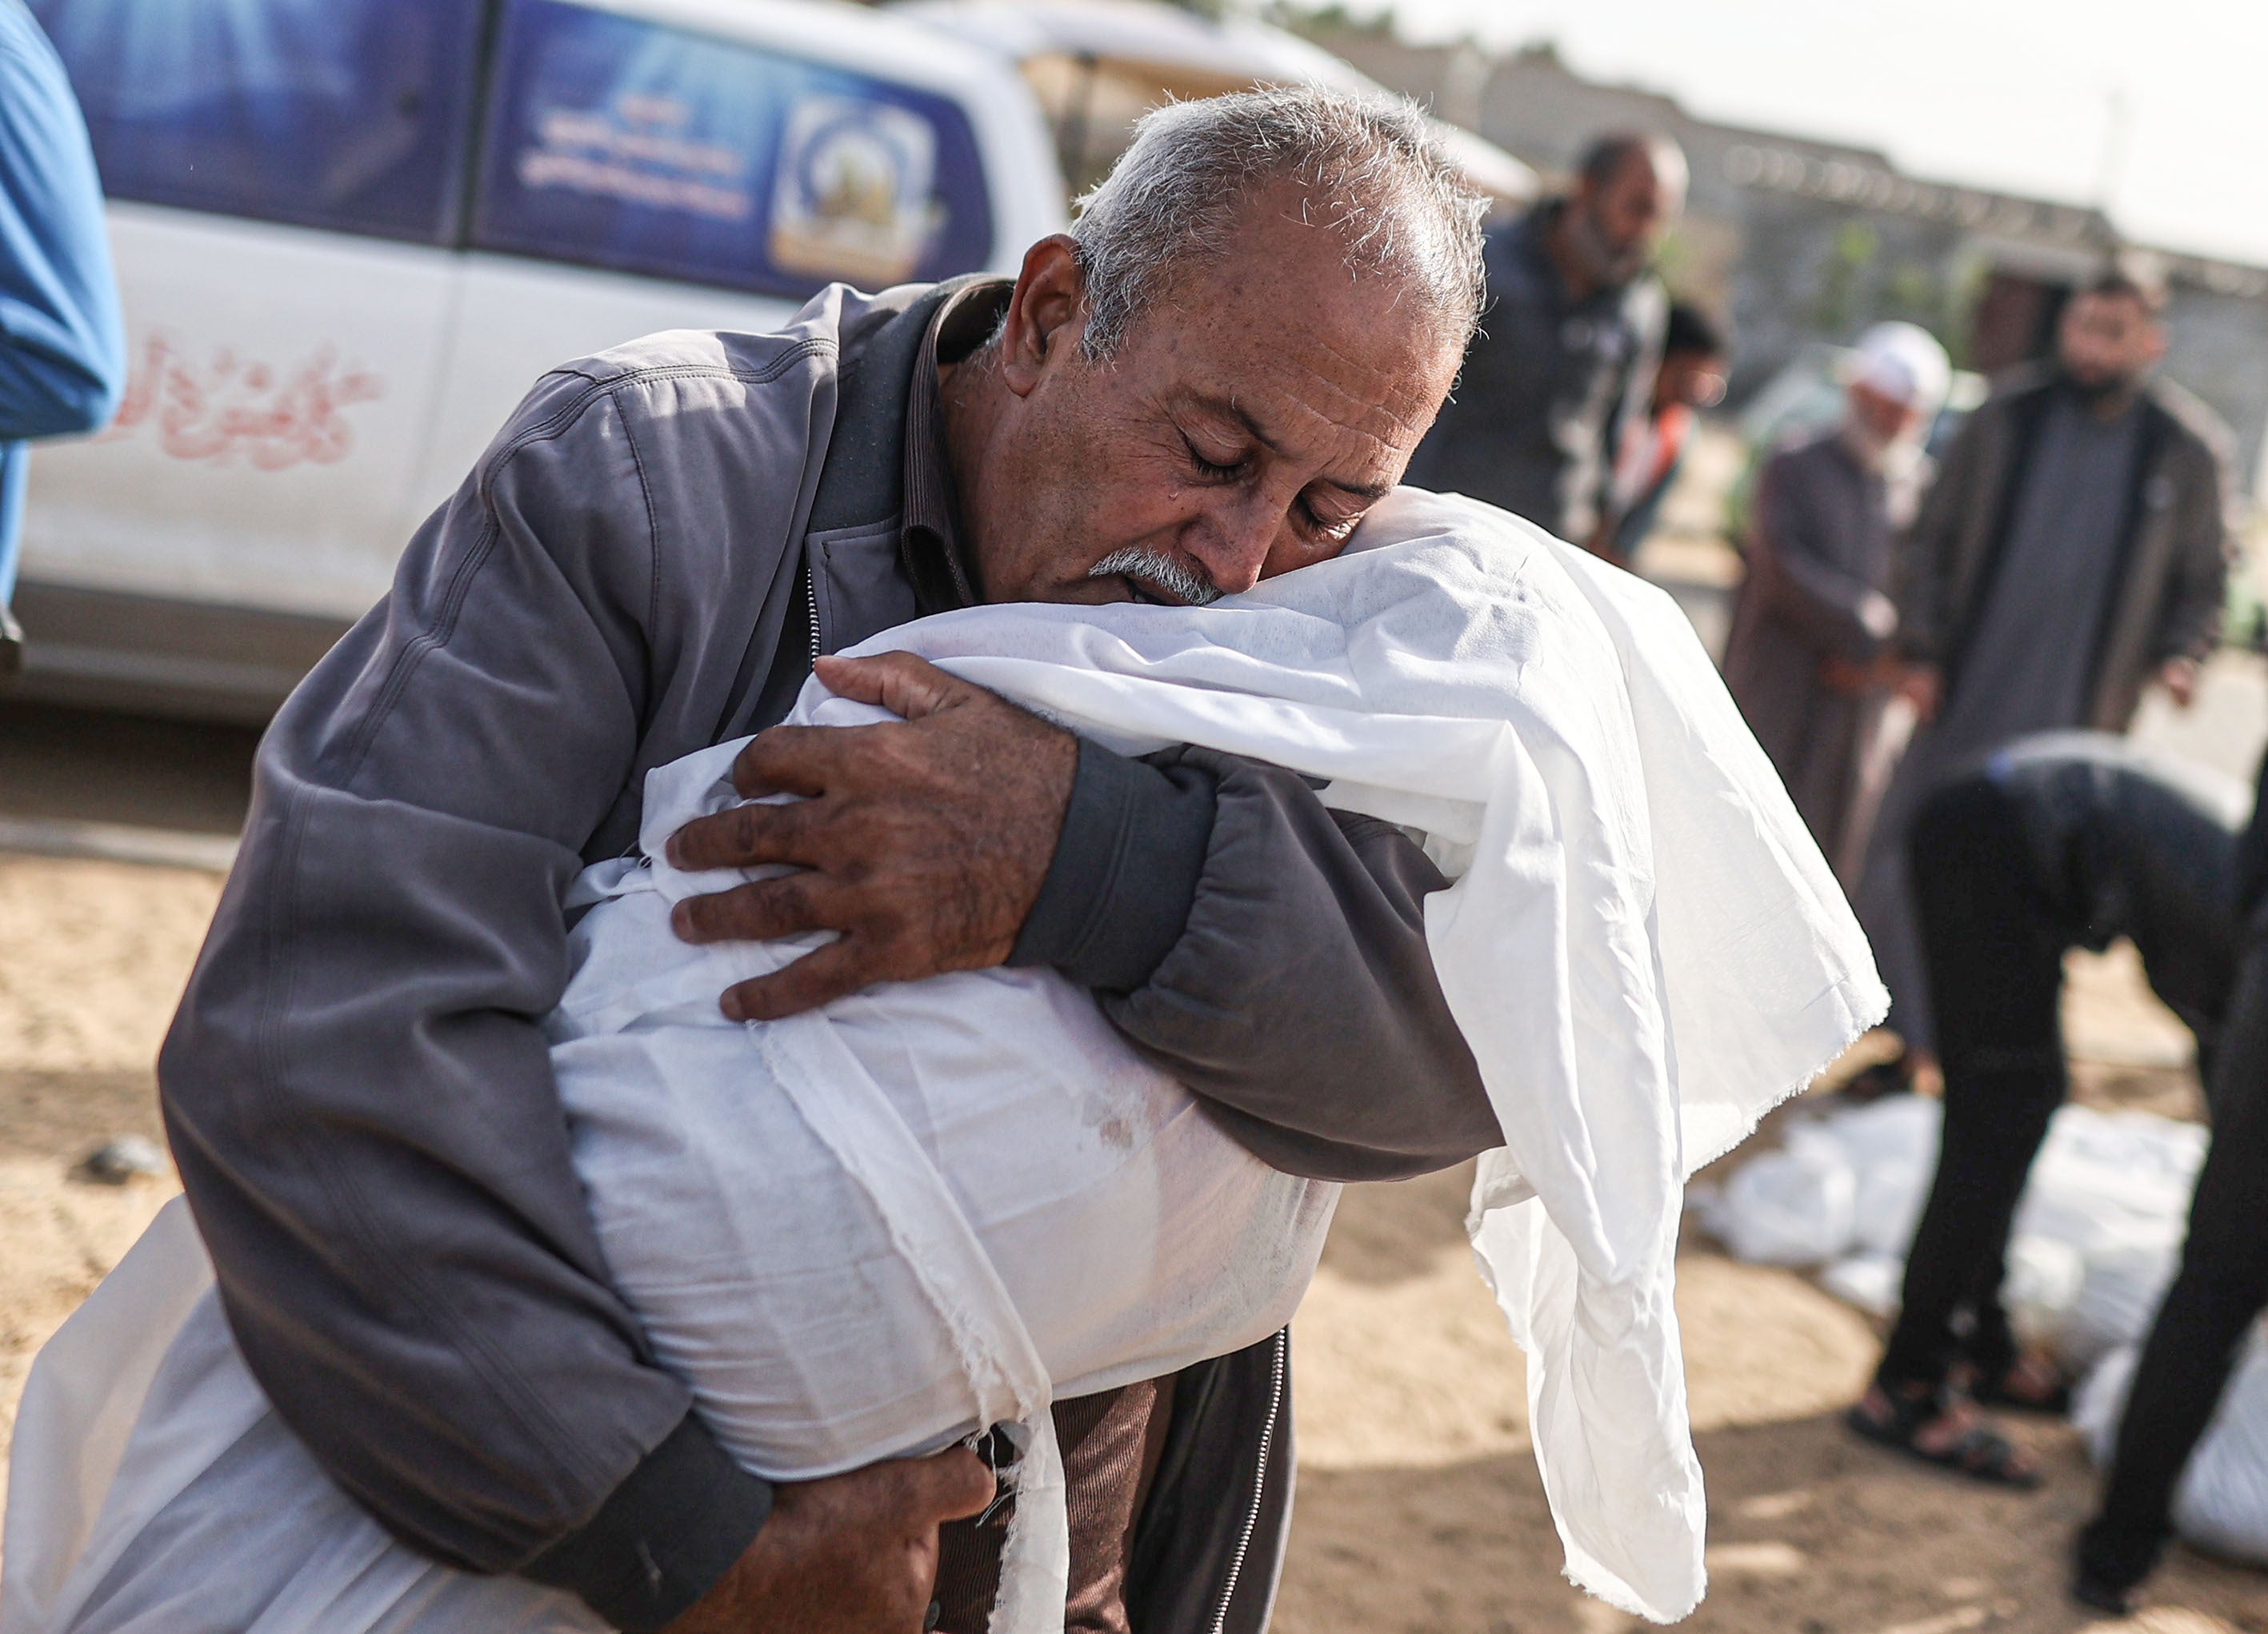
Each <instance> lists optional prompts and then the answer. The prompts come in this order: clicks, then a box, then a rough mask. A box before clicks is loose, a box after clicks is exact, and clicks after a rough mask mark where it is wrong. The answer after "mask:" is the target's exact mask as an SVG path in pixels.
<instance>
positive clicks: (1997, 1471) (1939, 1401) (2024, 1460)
mask: <svg viewBox="0 0 2268 1634" xmlns="http://www.w3.org/2000/svg"><path fill="white" fill-rule="evenodd" d="M1966 1406H1967V1403H1966V1402H1962V1400H1961V1399H1960V1398H1959V1397H1957V1396H1955V1395H1951V1394H1950V1393H1948V1392H1945V1391H1940V1390H1932V1391H1926V1392H1925V1393H1923V1394H1922V1395H1906V1394H1905V1393H1904V1391H1890V1390H1887V1389H1885V1388H1883V1387H1882V1386H1881V1385H1879V1384H1876V1385H1873V1386H1870V1387H1868V1388H1867V1394H1866V1395H1864V1396H1862V1397H1861V1398H1860V1399H1859V1403H1858V1405H1857V1406H1855V1407H1853V1408H1852V1410H1850V1411H1849V1412H1847V1413H1845V1415H1844V1416H1843V1422H1844V1423H1845V1424H1848V1425H1849V1426H1850V1427H1851V1429H1852V1432H1854V1433H1856V1434H1858V1435H1861V1436H1864V1437H1865V1438H1866V1439H1867V1440H1869V1441H1872V1442H1874V1444H1875V1445H1877V1446H1887V1447H1889V1449H1890V1450H1891V1451H1893V1452H1897V1453H1904V1454H1905V1455H1906V1456H1907V1457H1909V1458H1915V1459H1918V1460H1920V1461H1922V1462H1923V1463H1925V1464H1934V1465H1935V1466H1937V1468H1940V1469H1949V1470H1951V1471H1953V1472H1954V1473H1955V1475H1962V1476H1968V1477H1969V1478H1970V1480H1972V1481H1981V1482H1984V1483H1986V1484H1988V1485H1992V1486H2012V1487H2021V1488H2030V1487H2036V1486H2037V1485H2039V1483H2040V1472H2039V1468H2038V1467H2037V1466H2036V1465H2035V1464H2034V1463H2033V1462H2032V1461H2031V1460H2030V1459H2029V1457H2027V1456H2026V1455H2025V1454H2024V1453H2023V1452H2022V1451H2021V1449H2019V1448H2018V1447H2017V1446H2016V1445H2015V1443H2014V1442H2013V1441H2011V1440H2009V1439H2008V1438H2007V1437H2006V1436H2004V1435H2002V1434H2001V1433H2000V1432H1999V1431H1997V1430H1995V1429H1994V1428H1992V1425H1991V1424H1989V1423H1987V1422H1986V1421H1985V1420H1984V1419H1982V1418H1974V1417H1970V1418H1969V1420H1968V1427H1967V1428H1966V1429H1965V1430H1963V1431H1962V1432H1961V1434H1960V1435H1959V1436H1957V1437H1956V1438H1955V1439H1953V1440H1952V1441H1950V1442H1948V1443H1947V1444H1946V1445H1945V1446H1940V1447H1930V1446H1923V1445H1922V1443H1921V1439H1920V1438H1921V1434H1922V1432H1924V1431H1925V1430H1926V1429H1928V1428H1929V1426H1930V1425H1932V1424H1936V1423H1937V1422H1938V1421H1939V1420H1940V1419H1943V1418H1948V1417H1953V1418H1956V1419H1958V1418H1961V1417H1966V1414H1965V1413H1964V1409H1965V1408H1966Z"/></svg>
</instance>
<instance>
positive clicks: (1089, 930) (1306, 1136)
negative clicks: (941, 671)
mask: <svg viewBox="0 0 2268 1634" xmlns="http://www.w3.org/2000/svg"><path fill="white" fill-rule="evenodd" d="M1081 759H1082V765H1081V777H1080V780H1079V789H1078V790H1077V791H1075V792H1074V795H1073V801H1072V809H1071V813H1069V814H1068V815H1067V817H1066V820H1065V822H1064V838H1063V843H1062V845H1061V846H1060V847H1059V848H1058V850H1057V862H1056V865H1055V868H1054V869H1052V870H1051V871H1050V872H1049V880H1048V884H1047V886H1046V887H1043V888H1042V893H1041V898H1040V902H1039V904H1038V905H1037V906H1036V907H1035V909H1034V912H1033V916H1032V919H1031V921H1030V922H1029V923H1028V924H1027V929H1026V932H1025V935H1024V936H1023V938H1021V939H1020V942H1019V944H1018V948H1017V954H1016V961H1017V962H1020V963H1049V964H1054V965H1056V966H1057V968H1061V969H1062V970H1063V971H1064V974H1065V975H1069V976H1070V977H1071V979H1072V980H1074V981H1078V982H1082V983H1086V984H1087V985H1088V986H1091V987H1093V988H1094V989H1095V990H1096V997H1097V998H1098V999H1099V1000H1100V1001H1101V1005H1102V1009H1103V1013H1104V1014H1105V1015H1107V1016H1108V1017H1109V1019H1110V1020H1111V1022H1112V1023H1113V1024H1114V1025H1115V1026H1116V1027H1117V1028H1118V1029H1119V1031H1121V1032H1122V1033H1123V1034H1125V1035H1126V1036H1127V1037H1128V1038H1129V1039H1130V1040H1131V1041H1133V1042H1134V1043H1135V1044H1136V1045H1137V1046H1138V1048H1140V1049H1142V1051H1143V1052H1144V1053H1145V1054H1146V1055H1148V1056H1150V1057H1151V1058H1152V1059H1153V1060H1155V1061H1156V1062H1158V1063H1159V1064H1160V1065H1161V1066H1163V1067H1164V1068H1165V1069H1166V1070H1167V1071H1170V1072H1172V1073H1173V1074H1174V1075H1175V1077H1176V1078H1180V1079H1181V1080H1182V1083H1184V1084H1185V1085H1187V1086H1189V1089H1190V1090H1191V1091H1192V1092H1193V1093H1196V1094H1197V1096H1198V1097H1200V1099H1201V1100H1203V1101H1204V1104H1205V1106H1206V1107H1207V1108H1208V1109H1209V1110H1210V1111H1211V1113H1212V1115H1213V1116H1214V1117H1215V1118H1216V1119H1217V1120H1219V1122H1220V1123H1221V1124H1222V1125H1223V1126H1224V1127H1225V1128H1226V1129H1227V1130H1229V1132H1230V1133H1231V1134H1233V1135H1234V1136H1235V1137H1237V1139H1238V1140H1239V1141H1240V1142H1241V1144H1242V1145H1244V1146H1245V1147H1246V1148H1247V1149H1248V1150H1249V1151H1251V1152H1254V1153H1255V1154H1256V1155H1257V1156H1259V1157H1261V1158H1263V1159H1266V1160H1267V1161H1268V1162H1270V1163H1271V1164H1273V1165H1274V1166H1276V1167H1278V1168H1281V1169H1285V1170H1287V1171H1289V1172H1291V1173H1292V1174H1304V1175H1307V1176H1310V1177H1313V1178H1316V1179H1322V1180H1344V1181H1358V1180H1397V1179H1403V1178H1406V1177H1407V1176H1410V1175H1413V1174H1425V1173H1428V1172H1430V1171H1432V1170H1434V1169H1439V1168H1445V1167H1447V1166H1449V1165H1450V1164H1452V1163H1456V1162H1460V1161H1462V1159H1466V1158H1469V1157H1471V1156H1473V1155H1474V1154H1475V1153H1476V1152H1484V1151H1487V1150H1489V1149H1490V1148H1491V1147H1494V1146H1499V1145H1503V1143H1504V1137H1503V1135H1502V1134H1501V1133H1500V1132H1499V1130H1498V1127H1497V1122H1496V1115H1495V1113H1494V1112H1493V1110H1491V1108H1490V1106H1489V1102H1488V1093H1487V1091H1486V1090H1485V1089H1484V1087H1483V1086H1482V1084H1481V1080H1480V1070H1479V1068H1478V1066H1477V1065H1476V1064H1475V1063H1474V1060H1473V1056H1472V1051H1471V1050H1470V1049H1469V1048H1468V1047H1467V1046H1466V1043H1465V1040H1464V1034H1462V1033H1461V1032H1460V1031H1459V1030H1458V1028H1457V1025H1456V1022H1455V1020H1454V1018H1453V1017H1451V1015H1450V1013H1449V1007H1448V1002H1447V999H1445V998H1444V997H1442V994H1441V988H1440V981H1439V980H1438V978H1437V977H1436V976H1435V975H1434V973H1433V960H1432V952H1431V950H1430V949H1429V948H1428V947H1427V946H1426V942H1425V897H1426V896H1427V895H1428V894H1431V893H1432V892H1434V891H1438V890H1441V889H1443V888H1445V887H1447V884H1448V880H1447V879H1446V878H1444V877H1443V875H1442V874H1441V872H1440V870H1439V869H1437V868H1436V867H1434V865H1432V862H1430V861H1429V860H1428V859H1427V858H1426V857H1425V853H1424V852H1423V851H1421V850H1419V849H1418V847H1417V845H1415V844H1414V843H1411V841H1410V838H1409V836H1408V835H1405V834H1403V832H1402V830H1401V829H1399V828H1395V826H1394V825H1392V824H1391V823H1387V822H1382V821H1379V820H1377V819H1375V818H1371V817H1359V816H1354V815H1351V814H1350V813H1343V812H1333V811H1329V810H1327V809H1326V808H1325V807H1324V806H1323V804H1322V801H1321V800H1320V799H1317V798H1316V795H1315V793H1314V791H1313V790H1312V789H1310V788H1309V787H1308V785H1307V782H1306V780H1305V779H1303V778H1301V777H1298V776H1296V775H1295V774H1293V773H1291V772H1287V771H1285V770H1283V769H1281V768H1279V767H1274V766H1268V765H1263V764H1262V763H1260V762H1255V761H1248V760H1243V759H1241V758H1239V757H1237V756H1235V755H1232V754H1218V753H1215V752H1214V751H1211V750H1209V749H1198V748H1182V749H1178V750H1170V751H1167V753H1166V754H1160V755H1153V756H1152V757H1151V758H1150V759H1149V760H1148V761H1146V762H1127V761H1117V760H1116V757H1115V756H1110V755H1108V754H1107V753H1106V752H1105V751H1102V750H1100V749H1094V748H1093V747H1088V748H1086V749H1085V750H1084V751H1083V753H1082V757H1081ZM1111 762H1116V764H1115V765H1113V764H1112V763H1111ZM1090 765H1093V766H1095V767H1102V768H1107V771H1106V772H1104V773H1103V774H1102V775H1101V776H1097V775H1095V774H1094V772H1092V771H1090V769H1089V767H1090ZM1098 784H1100V785H1101V789H1100V790H1098V789H1097V788H1096V785H1098ZM1098 792H1100V793H1102V794H1104V795H1105V796H1106V797H1107V798H1105V799H1100V800H1096V801H1095V802H1094V803H1095V805H1096V806H1099V807H1101V809H1100V810H1086V809H1083V806H1085V804H1086V801H1087V800H1088V799H1091V798H1093V796H1094V794H1095V793H1098ZM1114 805H1115V806H1116V810H1113V809H1111V808H1112V806H1114ZM1111 836H1116V839H1117V844H1116V858H1115V862H1114V864H1113V865H1112V866H1111V867H1110V868H1109V869H1108V873H1107V877H1104V878H1101V879H1100V880H1097V882H1096V885H1095V887H1094V889H1093V891H1092V893H1091V894H1087V895H1086V896H1085V897H1084V899H1083V900H1080V901H1077V902H1074V903H1073V904H1071V905H1072V906H1074V907H1076V908H1077V909H1082V910H1083V911H1081V912H1079V914H1078V916H1077V917H1078V918H1079V920H1081V921H1083V924H1081V925H1080V926H1079V928H1078V930H1076V931H1074V932H1073V933H1072V934H1070V935H1068V936H1066V935H1065V934H1064V931H1063V930H1062V929H1060V928H1058V926H1059V925H1060V924H1061V923H1062V922H1061V921H1060V920H1058V919H1057V917H1056V916H1055V912H1054V910H1055V903H1056V894H1057V892H1058V891H1059V890H1060V889H1061V887H1062V886H1063V884H1064V882H1065V881H1064V874H1065V873H1066V872H1074V871H1076V870H1077V868H1078V862H1077V858H1078V857H1079V854H1080V853H1081V852H1082V851H1087V850H1093V849H1094V848H1095V847H1096V846H1097V844H1098V843H1108V841H1109V839H1110V838H1111Z"/></svg>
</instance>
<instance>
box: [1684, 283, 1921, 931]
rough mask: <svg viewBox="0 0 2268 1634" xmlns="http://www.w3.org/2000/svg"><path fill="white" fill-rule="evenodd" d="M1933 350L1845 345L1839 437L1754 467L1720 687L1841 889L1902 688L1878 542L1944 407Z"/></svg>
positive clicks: (1886, 540)
mask: <svg viewBox="0 0 2268 1634" xmlns="http://www.w3.org/2000/svg"><path fill="white" fill-rule="evenodd" d="M1950 379H1952V369H1951V365H1950V364H1948V362H1947V360H1946V356H1945V349H1944V348H1943V347H1942V346H1940V345H1939V344H1938V343H1937V342H1936V341H1935V340H1933V338H1931V336H1930V335H1929V334H1928V333H1927V332H1926V331H1925V330H1922V329H1919V328H1916V327H1915V326H1913V325H1912V324H1910V323H1884V324H1877V325H1876V326H1875V327H1874V328H1871V329H1869V330H1867V333H1866V334H1865V335H1863V336H1861V337H1860V339H1859V344H1858V348H1857V350H1856V351H1855V352H1854V353H1853V355H1852V360H1851V363H1850V367H1849V374H1848V378H1847V379H1846V380H1845V384H1844V404H1843V418H1842V422H1841V423H1840V424H1838V425H1837V426H1836V427H1835V428H1834V429H1833V430H1831V431H1827V432H1825V433H1823V434H1822V435H1819V436H1816V437H1814V438H1810V439H1809V440H1808V441H1801V442H1798V443H1795V444H1793V445H1791V446H1789V447H1786V448H1783V449H1782V450H1780V451H1779V452H1778V453H1775V454H1774V455H1773V456H1772V457H1771V460H1769V461H1768V462H1767V463H1766V464H1765V466H1764V472H1763V474H1762V475H1761V476H1760V477H1759V478H1758V481H1757V487H1756V506H1755V510H1754V515H1753V519H1752V520H1751V523H1750V526H1749V541H1748V550H1747V557H1748V576H1747V578H1745V579H1743V580H1742V585H1741V590H1740V595H1739V599H1738V600H1737V601H1736V602H1735V603H1734V612H1733V628H1732V634H1731V637H1730V638H1729V640H1728V642H1727V646H1726V651H1725V682H1726V685H1727V687H1728V688H1730V689H1731V691H1732V694H1733V697H1734V701H1735V702H1737V703H1739V704H1740V706H1741V712H1742V714H1743V715H1745V716H1746V717H1747V718H1748V722H1749V729H1750V730H1751V731H1753V732H1755V733H1756V741H1757V742H1759V743H1761V744H1762V745H1764V752H1765V753H1766V754H1769V755H1771V762H1772V764H1773V766H1774V767H1775V768H1777V769H1778V772H1779V775H1780V780H1781V781H1782V782H1784V783H1786V784H1787V790H1788V793H1789V794H1790V795H1791V796H1792V797H1793V799H1794V800H1795V807H1796V810H1797V811H1799V812H1800V813H1802V814H1803V820H1804V821H1805V822H1806V823H1807V824H1808V825H1809V827H1810V829H1811V834H1812V837H1813V838H1814V839H1815V840H1817V841H1818V842H1819V848H1820V850H1823V852H1825V853H1826V855H1827V857H1828V860H1829V861H1830V863H1832V864H1834V865H1835V868H1836V871H1837V873H1838V874H1839V875H1840V876H1841V877H1842V879H1843V881H1844V885H1845V888H1846V889H1847V888H1848V887H1850V886H1851V885H1852V883H1853V882H1854V881H1853V873H1854V865H1855V863H1856V862H1857V860H1858V857H1857V855H1855V853H1857V852H1858V851H1859V848H1860V847H1862V846H1863V845H1864V843H1865V841H1864V832H1863V831H1864V828H1865V819H1866V816H1867V808H1868V807H1869V806H1871V805H1872V804H1873V802H1872V801H1871V800H1869V799H1865V798H1863V794H1862V790H1861V786H1860V784H1861V768H1862V767H1865V766H1868V765H1869V764H1873V763H1879V757H1878V756H1877V755H1875V754H1874V748H1875V743H1876V739H1877V737H1878V735H1879V734H1880V733H1881V731H1882V729H1883V725H1884V713H1885V706H1886V704H1887V703H1888V701H1889V698H1890V697H1891V696H1892V695H1893V692H1894V690H1895V689H1896V688H1897V687H1899V686H1900V685H1901V684H1911V671H1910V670H1909V669H1908V668H1907V666H1905V665H1904V664H1903V663H1902V662H1901V661H1900V660H1899V659H1898V657H1897V655H1896V651H1895V650H1894V648H1893V645H1892V641H1893V637H1896V634H1897V629H1898V614H1897V608H1896V606H1895V605H1893V603H1892V602H1891V600H1890V594H1889V591H1890V575H1891V568H1892V535H1893V530H1894V528H1895V526H1896V524H1897V523H1898V521H1900V520H1901V519H1911V516H1912V514H1913V506H1914V503H1915V500H1916V499H1917V498H1918V492H1919V487H1920V483H1921V481H1922V469H1923V467H1924V465H1925V463H1926V461H1925V457H1924V456H1923V454H1922V452H1921V445H1920V439H1921V436H1922V434H1923V433H1924V432H1925V431H1926V429H1927V427H1928V425H1929V423H1930V422H1931V420H1932V419H1933V417H1934V416H1935V415H1936V413H1937V411H1938V409H1939V407H1940V404H1942V403H1943V402H1944V401H1945V393H1946V387H1947V385H1948V382H1949V381H1950Z"/></svg>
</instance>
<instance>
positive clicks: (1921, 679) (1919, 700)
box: [1897, 664, 1945, 726]
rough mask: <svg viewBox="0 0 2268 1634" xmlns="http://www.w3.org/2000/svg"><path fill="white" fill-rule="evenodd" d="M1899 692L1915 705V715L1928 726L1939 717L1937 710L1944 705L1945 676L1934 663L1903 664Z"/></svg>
mask: <svg viewBox="0 0 2268 1634" xmlns="http://www.w3.org/2000/svg"><path fill="white" fill-rule="evenodd" d="M1897 692H1898V696H1900V697H1902V698H1904V700H1905V701H1906V702H1907V703H1911V704H1912V705H1913V711H1914V714H1915V716H1916V717H1917V718H1918V719H1919V720H1920V721H1921V723H1922V725H1925V726H1926V725H1928V724H1929V723H1930V722H1932V721H1933V720H1935V719H1936V718H1937V711H1938V710H1940V708H1942V707H1943V706H1944V703H1945V677H1944V675H1943V674H1942V673H1940V672H1939V670H1938V668H1937V666H1935V665H1933V664H1907V665H1902V666H1900V667H1899V670H1898V680H1897Z"/></svg>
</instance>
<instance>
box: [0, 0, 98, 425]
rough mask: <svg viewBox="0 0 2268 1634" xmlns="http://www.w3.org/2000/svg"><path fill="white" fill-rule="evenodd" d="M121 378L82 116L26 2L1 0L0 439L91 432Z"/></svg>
mask: <svg viewBox="0 0 2268 1634" xmlns="http://www.w3.org/2000/svg"><path fill="white" fill-rule="evenodd" d="M125 382H126V339H125V327H124V324H123V322H122V320H121V318H120V316H119V311H118V286H117V283H116V281H115V279H114V278H113V276H112V275H111V269H110V246H109V242H108V240H107V238H106V236H105V234H104V232H103V220H102V184H101V181H100V180H99V178H98V177H97V175H96V173H95V168H94V151H93V149H92V146H90V145H89V144H88V141H87V135H86V121H85V120H84V119H83V118H81V117H80V114H79V110H78V103H77V101H76V100H75V99H73V98H72V96H71V90H70V80H69V78H68V77H66V76H65V74H64V72H63V63H62V60H61V59H60V58H58V57H57V56H56V55H55V48H54V47H53V46H51V45H49V44H48V38H47V36H46V35H45V34H43V33H40V26H39V24H38V23H37V22H35V21H33V18H32V15H31V13H30V12H29V11H26V10H25V8H24V6H23V4H22V0H0V441H14V440H16V439H18V438H27V437H55V436H59V435H61V434H63V433H65V432H70V431H95V430H97V429H99V428H100V427H101V426H103V425H104V424H106V423H108V421H109V419H110V416H111V415H112V414H113V413H114V412H115V411H116V409H117V407H118V399H119V396H120V394H121V393H122V392H123V391H124V389H125Z"/></svg>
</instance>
